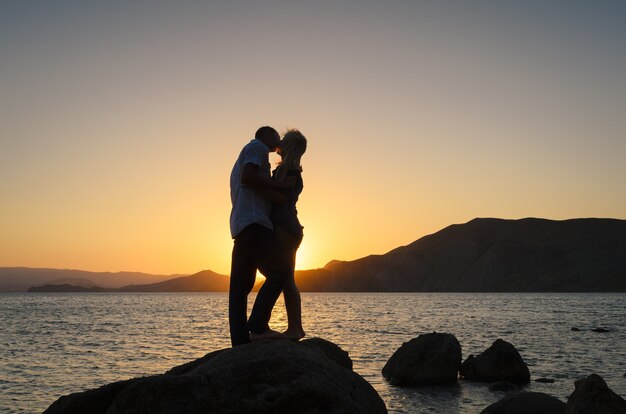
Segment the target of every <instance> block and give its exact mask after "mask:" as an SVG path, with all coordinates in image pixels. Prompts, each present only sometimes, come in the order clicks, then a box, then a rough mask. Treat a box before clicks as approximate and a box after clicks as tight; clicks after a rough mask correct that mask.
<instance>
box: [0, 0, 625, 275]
mask: <svg viewBox="0 0 626 414" xmlns="http://www.w3.org/2000/svg"><path fill="white" fill-rule="evenodd" d="M624 22H626V2H625V1H622V0H614V1H611V0H604V1H587V0H585V1H582V0H580V1H578V0H567V1H566V0H563V1H557V0H555V1H531V0H525V1H440V0H436V1H387V2H382V1H351V0H345V1H311V2H304V1H303V2H299V1H269V2H267V1H250V2H239V1H232V2H231V1H224V2H222V1H219V2H218V1H176V2H155V1H149V2H148V1H128V2H116V1H114V2H109V1H90V0H81V1H48V2H35V1H28V0H26V1H19V0H16V1H3V2H2V3H0V144H1V145H0V200H1V202H0V266H29V267H53V268H72V269H84V270H93V271H120V270H130V271H143V272H150V273H160V274H169V273H195V272H197V271H199V270H202V269H211V270H214V271H217V272H220V273H224V274H227V273H228V272H229V266H230V252H231V248H232V240H231V238H230V234H229V227H228V217H229V213H230V207H231V206H230V198H229V187H228V185H229V174H230V171H231V168H232V165H233V163H234V161H235V159H236V157H237V155H238V154H239V151H240V150H241V148H242V146H243V145H245V144H246V143H247V142H248V141H249V140H250V139H251V138H252V137H253V135H254V132H255V130H256V129H257V128H258V127H259V126H262V125H271V126H273V127H275V128H276V129H278V130H279V131H284V130H285V129H286V128H289V127H296V128H299V129H300V130H301V131H302V132H303V133H304V134H305V135H306V136H307V138H308V140H309V148H308V151H307V153H306V155H305V156H304V158H303V167H304V173H303V177H304V182H305V188H304V192H303V193H302V196H301V200H300V203H299V206H298V207H299V212H300V218H301V222H302V223H303V225H304V226H305V229H304V231H305V238H304V242H303V245H302V248H301V252H300V255H299V263H298V267H299V268H302V269H306V268H314V267H321V266H323V265H324V264H326V263H327V262H328V261H330V260H332V259H342V260H351V259H356V258H359V257H362V256H366V255H369V254H381V253H385V252H387V251H389V250H391V249H393V248H395V247H398V246H400V245H405V244H408V243H410V242H412V241H414V240H416V239H418V238H420V237H422V236H424V235H426V234H429V233H432V232H435V231H437V230H439V229H441V228H443V227H445V226H447V225H449V224H453V223H462V222H466V221H468V220H471V219H472V218H474V217H502V218H522V217H529V216H533V217H544V218H551V219H566V218H573V217H614V218H622V219H624V218H626V184H625V181H626V24H625V23H624ZM271 159H272V161H274V162H275V161H276V160H277V158H276V156H275V154H272V156H271Z"/></svg>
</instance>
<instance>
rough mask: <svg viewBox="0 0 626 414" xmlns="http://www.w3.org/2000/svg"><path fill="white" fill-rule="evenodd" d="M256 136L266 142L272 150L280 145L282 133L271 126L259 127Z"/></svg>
mask: <svg viewBox="0 0 626 414" xmlns="http://www.w3.org/2000/svg"><path fill="white" fill-rule="evenodd" d="M254 138H255V139H258V140H259V141H261V142H262V143H264V144H265V145H266V146H267V148H269V149H270V152H274V151H276V147H278V143H279V142H280V135H279V134H278V132H276V130H275V129H274V128H272V127H269V126H264V127H261V128H259V129H258V130H257V131H256V134H254Z"/></svg>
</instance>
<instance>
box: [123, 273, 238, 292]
mask: <svg viewBox="0 0 626 414" xmlns="http://www.w3.org/2000/svg"><path fill="white" fill-rule="evenodd" d="M229 283H230V278H229V277H228V276H224V275H220V274H218V273H215V272H212V271H210V270H203V271H201V272H198V273H196V274H193V275H191V276H184V277H177V278H175V279H170V280H166V281H163V282H159V283H152V284H148V285H129V286H123V287H121V288H119V289H117V290H118V291H120V292H228V286H229Z"/></svg>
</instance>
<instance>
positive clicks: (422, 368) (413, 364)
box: [383, 333, 461, 385]
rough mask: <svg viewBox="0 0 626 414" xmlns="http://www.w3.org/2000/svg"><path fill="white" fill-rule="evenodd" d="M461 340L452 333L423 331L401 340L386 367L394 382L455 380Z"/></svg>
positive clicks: (459, 359) (387, 374) (389, 376)
mask: <svg viewBox="0 0 626 414" xmlns="http://www.w3.org/2000/svg"><path fill="white" fill-rule="evenodd" d="M460 366H461V344H459V341H458V340H457V339H456V338H455V336H454V335H452V334H449V333H430V334H424V335H420V336H418V337H417V338H414V339H411V340H410V341H409V342H406V343H404V344H402V346H401V347H400V348H398V349H397V350H396V352H394V354H393V355H392V356H391V358H389V361H387V363H386V364H385V367H384V368H383V376H384V377H385V378H386V379H387V380H388V381H389V382H390V383H391V384H393V385H438V384H448V383H453V382H456V380H457V376H458V371H459V367H460Z"/></svg>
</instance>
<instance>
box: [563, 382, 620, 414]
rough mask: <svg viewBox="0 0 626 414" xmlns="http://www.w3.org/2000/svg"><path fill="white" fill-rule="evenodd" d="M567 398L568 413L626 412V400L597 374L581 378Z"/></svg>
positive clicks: (615, 413)
mask: <svg viewBox="0 0 626 414" xmlns="http://www.w3.org/2000/svg"><path fill="white" fill-rule="evenodd" d="M574 385H575V387H576V389H575V390H574V393H573V394H572V395H570V397H569V399H568V400H567V410H566V413H568V414H603V413H611V414H626V401H624V399H623V398H622V397H620V396H619V395H617V394H615V393H614V392H613V391H612V390H611V389H610V388H609V387H608V385H606V382H604V379H602V377H601V376H599V375H597V374H592V375H589V376H588V377H587V378H583V379H579V380H578V381H576V382H575V383H574Z"/></svg>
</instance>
